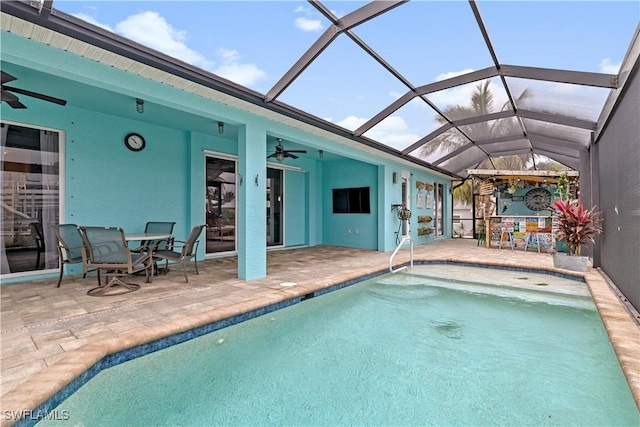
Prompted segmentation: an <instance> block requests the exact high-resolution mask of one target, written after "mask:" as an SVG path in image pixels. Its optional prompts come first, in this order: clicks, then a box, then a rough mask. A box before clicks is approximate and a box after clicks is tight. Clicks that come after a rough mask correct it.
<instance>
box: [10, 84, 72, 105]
mask: <svg viewBox="0 0 640 427" xmlns="http://www.w3.org/2000/svg"><path fill="white" fill-rule="evenodd" d="M3 89H4V90H10V91H11V92H15V93H19V94H21V95H26V96H30V97H32V98H37V99H42V100H43V101H47V102H52V103H54V104H58V105H67V101H65V100H64V99H60V98H55V97H53V96H49V95H45V94H42V93H38V92H32V91H30V90H25V89H20V88H17V87H9V86H4V87H3Z"/></svg>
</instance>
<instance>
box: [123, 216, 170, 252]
mask: <svg viewBox="0 0 640 427" xmlns="http://www.w3.org/2000/svg"><path fill="white" fill-rule="evenodd" d="M174 225H176V223H175V222H160V221H150V222H147V224H146V225H145V226H144V232H145V233H153V234H173V226H174ZM171 240H172V239H163V240H143V241H142V242H140V246H139V247H137V248H135V249H131V251H132V252H138V253H140V252H141V251H142V250H143V249H144V248H147V247H148V248H150V249H151V250H152V251H157V250H159V249H162V250H166V249H167V246H168V245H170V244H171Z"/></svg>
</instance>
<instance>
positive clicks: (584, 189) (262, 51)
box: [1, 0, 640, 307]
mask: <svg viewBox="0 0 640 427" xmlns="http://www.w3.org/2000/svg"><path fill="white" fill-rule="evenodd" d="M128 3H129V2H117V7H116V6H113V5H111V4H110V3H109V2H81V1H62V0H55V1H40V2H38V1H29V2H26V1H25V2H22V1H12V2H2V4H1V7H2V31H3V34H9V33H13V34H18V35H22V36H24V37H28V38H31V39H34V40H37V41H38V42H40V43H43V44H47V45H49V46H53V47H55V48H57V49H60V50H62V51H65V52H71V53H74V54H77V55H81V56H84V57H87V58H89V59H91V60H92V61H96V62H99V63H102V64H106V65H108V66H110V67H114V68H116V69H121V70H122V72H123V73H133V74H137V75H139V76H142V77H144V78H146V79H150V80H156V81H161V82H163V84H165V85H168V86H171V87H175V88H177V89H179V90H181V91H186V92H189V93H193V94H196V95H197V96H199V97H202V98H204V99H215V100H217V101H219V102H222V103H226V104H228V105H231V106H237V105H238V104H237V103H236V102H240V101H242V102H243V103H246V105H248V106H249V107H247V106H246V105H245V104H243V105H245V106H243V107H241V108H244V109H247V110H250V111H251V112H258V113H259V114H262V115H263V116H264V117H265V118H270V119H272V118H273V117H275V116H284V117H287V125H288V126H291V127H293V128H297V127H300V128H302V127H303V126H310V127H312V128H313V129H314V132H315V133H317V134H318V135H328V136H327V138H329V139H333V140H335V141H336V142H338V144H340V145H342V146H347V147H351V148H355V149H357V150H360V151H362V152H365V153H374V154H376V155H380V156H383V157H384V158H389V159H394V160H395V161H402V162H406V163H409V164H411V165H413V167H416V168H421V169H423V170H425V171H429V172H430V173H434V174H437V175H438V176H440V177H444V178H446V179H447V180H449V181H450V182H451V181H459V180H464V179H465V178H467V177H468V172H467V171H468V170H469V169H495V170H500V169H510V170H514V169H517V168H520V169H523V170H539V169H553V170H556V171H557V170H573V171H578V172H579V173H580V189H581V197H582V201H583V203H584V204H585V205H587V206H594V205H597V206H599V208H600V209H602V210H603V212H604V218H605V221H604V234H603V236H602V237H601V238H600V239H599V241H598V243H597V245H596V247H595V248H594V250H593V260H594V266H596V267H601V268H602V270H603V272H604V273H606V275H608V277H609V278H611V280H612V282H613V283H615V284H616V285H617V286H618V287H619V288H620V289H621V290H622V292H623V293H624V294H625V295H626V296H627V297H628V299H629V300H630V301H631V302H632V303H633V304H634V305H635V306H636V307H640V285H639V284H638V281H637V278H638V277H640V263H638V262H637V260H638V259H640V168H638V166H637V165H638V164H640V124H639V123H640V120H638V117H640V111H639V104H640V101H639V100H640V89H639V88H638V85H639V82H638V77H637V72H638V57H639V56H640V42H639V41H638V21H639V17H640V4H639V3H638V2H628V1H620V2H616V1H612V2H611V1H602V2H599V1H588V2H492V1H466V2H464V1H447V2H436V1H372V2H368V3H365V2H342V1H340V2H331V1H326V2H325V1H308V2H251V3H245V2H223V1H206V2H200V1H194V2H171V1H167V2H138V3H136V2H131V4H128ZM605 24H607V25H605ZM34 26H35V27H34ZM38 27H41V28H45V29H47V30H50V31H51V32H52V33H50V34H54V36H51V35H47V36H41V35H40V34H39V33H38V30H37V28H38ZM34 28H35V29H34ZM163 28H164V30H162V29H163ZM163 31H164V32H163ZM159 34H161V35H163V36H164V37H160V36H158V35H159ZM87 46H92V47H95V48H96V49H95V50H93V49H89V48H87ZM98 50H99V52H98ZM122 58H126V59H128V60H131V61H132V62H131V64H133V65H128V64H129V63H127V64H125V61H123V60H122ZM12 59H13V58H12V57H11V56H8V57H7V56H4V55H3V58H2V69H3V76H2V85H3V88H2V101H3V104H2V109H3V113H4V112H5V111H7V109H8V108H10V109H21V108H30V107H31V105H32V104H34V103H35V104H37V103H39V102H45V101H46V97H47V96H48V97H54V98H58V99H63V100H65V101H66V105H67V106H66V107H65V108H69V107H71V108H81V109H82V108H92V105H93V104H94V103H95V99H98V98H100V99H103V100H104V103H103V105H102V106H101V111H102V112H103V113H105V114H115V115H119V116H123V115H124V116H125V117H128V118H132V119H139V118H140V117H142V116H141V115H139V114H138V115H137V114H136V111H135V110H132V109H131V108H130V105H129V106H127V107H126V109H127V112H126V113H123V110H124V109H125V106H124V104H125V103H129V102H130V99H121V98H123V97H116V96H113V95H112V94H110V93H109V92H108V91H109V88H108V87H106V85H105V87H93V88H90V90H76V89H77V87H76V86H74V83H73V82H69V81H68V80H66V79H58V77H56V76H55V75H54V74H55V73H52V70H53V69H54V66H47V65H46V64H38V65H36V64H33V67H32V69H31V70H29V71H27V70H25V68H29V67H28V65H25V63H22V64H21V65H20V67H13V64H12ZM5 70H6V74H5V73H4V71H5ZM14 70H15V71H14ZM10 71H11V72H10ZM21 71H24V72H21ZM19 72H21V73H20V74H18V73H19ZM81 83H82V82H78V84H81ZM25 91H30V92H25ZM39 94H41V95H42V96H40V95H39ZM137 96H138V95H136V91H135V90H132V96H131V98H136V97H137ZM43 99H44V101H42V100H43ZM143 105H144V109H145V118H144V119H145V120H149V121H155V122H157V123H165V122H166V121H168V120H170V121H173V122H176V123H180V125H181V126H182V127H183V128H185V129H187V128H188V129H198V130H201V129H205V128H213V129H214V131H213V132H214V133H215V131H216V130H215V129H217V130H218V131H220V134H222V133H223V132H224V134H225V136H227V135H236V134H237V133H238V132H239V131H240V130H241V129H242V126H243V124H242V123H239V122H237V121H234V120H231V119H228V118H225V117H222V116H216V114H215V113H212V115H211V116H210V117H196V118H194V117H193V116H189V115H188V110H189V108H190V106H188V105H182V106H181V105H177V104H176V105H174V106H171V108H172V109H171V110H169V109H168V108H169V107H168V106H167V105H162V103H161V102H160V101H159V100H156V99H154V98H153V97H148V98H147V99H145V100H144V103H143ZM175 110H180V111H177V112H176V111H175ZM152 111H157V112H158V113H157V115H155V116H148V114H149V113H150V112H152ZM3 143H4V135H3ZM266 144H267V147H266V148H267V154H270V153H272V152H273V153H274V155H275V154H276V153H277V148H276V145H277V144H281V145H283V146H284V147H285V148H286V149H287V150H295V151H297V154H296V156H297V157H299V158H301V159H303V160H304V159H317V158H320V159H331V156H335V155H336V154H340V155H341V156H343V155H344V153H342V152H340V153H338V152H339V151H340V149H339V148H332V146H326V147H325V146H321V145H314V144H310V143H305V142H304V141H301V140H296V139H293V138H290V139H285V141H284V142H282V138H280V139H279V138H278V135H269V136H268V137H267V142H266ZM274 150H276V151H274ZM297 157H296V158H297ZM275 158H277V160H278V161H279V162H281V161H282V159H281V158H278V157H277V156H276V157H275ZM239 167H240V166H239ZM212 182H213V181H212ZM256 185H257V181H256ZM216 188H217V187H216ZM216 188H214V187H213V186H212V187H211V194H212V195H213V194H214V193H215V190H216ZM218 191H219V189H218ZM216 194H219V193H216ZM234 197H235V196H234ZM222 202H223V201H222V199H220V200H218V201H217V202H216V203H219V205H216V206H223V205H222ZM211 203H212V204H213V203H214V202H211ZM217 209H222V208H217ZM234 215H235V213H234ZM226 226H227V227H228V228H229V230H231V229H232V228H233V224H226ZM220 230H222V228H220ZM24 232H25V233H26V232H27V230H25V231H24ZM233 232H234V233H235V230H234V231H233ZM226 236H227V235H223V232H222V231H219V236H218V237H219V240H221V241H224V240H225V237H226Z"/></svg>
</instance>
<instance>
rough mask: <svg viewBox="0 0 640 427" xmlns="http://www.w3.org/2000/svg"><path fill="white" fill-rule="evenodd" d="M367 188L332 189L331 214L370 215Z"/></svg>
mask: <svg viewBox="0 0 640 427" xmlns="http://www.w3.org/2000/svg"><path fill="white" fill-rule="evenodd" d="M369 200H370V199H369V187H358V188H334V189H333V213H367V214H368V213H371V204H370V202H369Z"/></svg>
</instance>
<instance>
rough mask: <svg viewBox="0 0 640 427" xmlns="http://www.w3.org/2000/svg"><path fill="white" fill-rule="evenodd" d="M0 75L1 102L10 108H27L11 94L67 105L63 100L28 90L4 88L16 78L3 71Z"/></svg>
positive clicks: (11, 87)
mask: <svg viewBox="0 0 640 427" xmlns="http://www.w3.org/2000/svg"><path fill="white" fill-rule="evenodd" d="M0 73H2V102H6V103H7V104H9V106H10V107H11V108H27V106H26V105H24V104H23V103H22V102H20V99H19V98H18V97H17V96H16V95H14V94H13V93H12V92H15V93H19V94H20V95H26V96H30V97H32V98H38V99H42V100H43V101H47V102H53V103H54V104H58V105H66V104H67V101H65V100H64V99H59V98H54V97H53V96H49V95H45V94H43V93H38V92H31V91H30V90H25V89H20V88H17V87H13V86H6V85H5V83H9V82H12V81H14V80H16V77H13V76H12V75H11V74H8V73H5V72H4V71H0Z"/></svg>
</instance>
